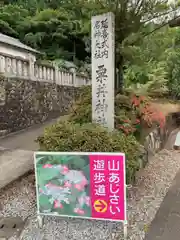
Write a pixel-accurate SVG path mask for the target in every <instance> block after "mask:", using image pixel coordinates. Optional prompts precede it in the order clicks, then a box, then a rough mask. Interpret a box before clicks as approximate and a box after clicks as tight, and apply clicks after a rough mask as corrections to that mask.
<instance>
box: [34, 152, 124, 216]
mask: <svg viewBox="0 0 180 240" xmlns="http://www.w3.org/2000/svg"><path fill="white" fill-rule="evenodd" d="M34 162H35V174H36V192H37V206H38V214H42V215H52V216H53V215H54V216H68V217H80V218H92V219H93V218H94V219H104V220H112V221H113V220H114V221H124V220H126V191H125V187H126V183H125V155H124V154H122V153H115V154H114V153H73V152H71V153H60V152H36V153H35V154H34Z"/></svg>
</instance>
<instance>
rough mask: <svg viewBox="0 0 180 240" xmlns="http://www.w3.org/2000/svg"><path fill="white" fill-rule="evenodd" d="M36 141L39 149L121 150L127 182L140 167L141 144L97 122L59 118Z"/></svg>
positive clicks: (131, 137)
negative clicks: (81, 122) (84, 122)
mask: <svg viewBox="0 0 180 240" xmlns="http://www.w3.org/2000/svg"><path fill="white" fill-rule="evenodd" d="M37 142H38V143H39V145H40V150H41V151H61V152H72V151H77V152H124V153H125V154H126V160H127V161H126V171H127V183H130V182H132V181H133V180H134V177H135V173H136V172H137V170H138V169H139V158H140V156H139V149H140V146H139V144H138V142H137V141H136V139H135V138H134V137H133V136H132V135H129V136H126V135H124V134H123V133H120V132H118V131H116V130H114V131H113V132H108V130H107V129H106V128H103V127H101V126H99V125H97V124H92V123H87V124H83V125H81V124H74V123H71V122H67V121H66V122H61V121H60V122H58V123H56V124H54V125H52V126H50V127H48V128H46V129H45V131H44V134H43V135H42V136H40V137H38V139H37Z"/></svg>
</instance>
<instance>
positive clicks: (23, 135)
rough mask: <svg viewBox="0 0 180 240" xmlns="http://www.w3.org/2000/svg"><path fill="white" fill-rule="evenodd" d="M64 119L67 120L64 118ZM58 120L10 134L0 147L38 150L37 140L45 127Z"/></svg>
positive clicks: (0, 139) (0, 142)
mask: <svg viewBox="0 0 180 240" xmlns="http://www.w3.org/2000/svg"><path fill="white" fill-rule="evenodd" d="M62 118H65V116H64V117H62ZM56 120H57V119H54V120H51V121H49V122H46V123H44V124H41V125H39V124H38V125H37V126H34V127H30V128H29V129H27V130H23V131H20V132H18V133H14V134H10V135H9V136H7V137H5V138H0V146H1V147H4V148H9V149H23V150H32V151H36V150H38V144H37V143H36V142H35V140H36V138H37V137H38V136H39V135H41V134H42V133H43V130H44V128H45V127H47V126H49V125H51V124H53V123H55V122H56Z"/></svg>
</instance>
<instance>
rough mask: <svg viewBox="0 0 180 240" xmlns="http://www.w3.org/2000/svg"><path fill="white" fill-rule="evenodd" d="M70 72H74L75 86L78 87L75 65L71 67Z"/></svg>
mask: <svg viewBox="0 0 180 240" xmlns="http://www.w3.org/2000/svg"><path fill="white" fill-rule="evenodd" d="M70 72H71V73H72V74H73V77H72V78H73V81H72V82H73V86H74V87H78V82H77V79H76V68H75V67H71V68H70Z"/></svg>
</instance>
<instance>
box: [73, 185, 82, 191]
mask: <svg viewBox="0 0 180 240" xmlns="http://www.w3.org/2000/svg"><path fill="white" fill-rule="evenodd" d="M74 187H75V188H76V189H77V190H79V191H82V190H83V189H84V186H83V185H81V184H75V185H74Z"/></svg>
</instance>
